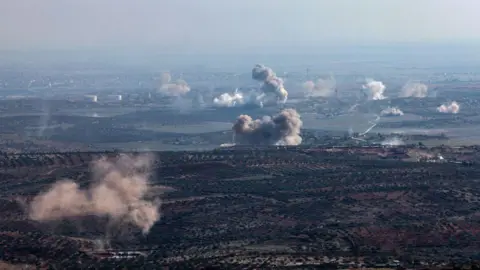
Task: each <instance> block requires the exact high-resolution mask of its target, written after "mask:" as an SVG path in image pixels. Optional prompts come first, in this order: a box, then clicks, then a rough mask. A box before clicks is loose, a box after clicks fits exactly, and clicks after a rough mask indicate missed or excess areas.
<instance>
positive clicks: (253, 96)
mask: <svg viewBox="0 0 480 270" xmlns="http://www.w3.org/2000/svg"><path fill="white" fill-rule="evenodd" d="M264 96H265V94H264V93H258V92H256V91H251V92H250V93H248V94H244V93H242V92H240V91H238V89H235V92H233V93H223V94H221V95H220V96H218V97H216V98H214V99H213V104H214V105H215V106H216V107H240V106H243V105H246V104H250V105H256V106H259V107H263V98H264Z"/></svg>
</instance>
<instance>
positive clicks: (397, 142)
mask: <svg viewBox="0 0 480 270" xmlns="http://www.w3.org/2000/svg"><path fill="white" fill-rule="evenodd" d="M380 144H381V145H385V146H400V145H404V144H405V142H404V141H403V140H402V139H400V138H398V137H393V138H388V139H385V140H384V141H383V142H381V143H380Z"/></svg>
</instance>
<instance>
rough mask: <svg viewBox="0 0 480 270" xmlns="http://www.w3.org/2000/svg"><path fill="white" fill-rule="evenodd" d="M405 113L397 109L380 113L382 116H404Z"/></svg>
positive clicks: (387, 109)
mask: <svg viewBox="0 0 480 270" xmlns="http://www.w3.org/2000/svg"><path fill="white" fill-rule="evenodd" d="M402 115H403V112H402V110H400V109H399V108H397V107H388V108H386V109H384V110H382V111H381V112H380V116H402Z"/></svg>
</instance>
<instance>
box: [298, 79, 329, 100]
mask: <svg viewBox="0 0 480 270" xmlns="http://www.w3.org/2000/svg"><path fill="white" fill-rule="evenodd" d="M335 85H336V81H335V78H333V76H331V77H330V78H329V79H327V80H324V79H318V80H317V82H316V83H315V82H313V81H306V82H305V83H304V84H303V88H304V89H305V95H306V96H307V97H331V96H333V95H334V94H335Z"/></svg>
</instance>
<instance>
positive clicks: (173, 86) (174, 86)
mask: <svg viewBox="0 0 480 270" xmlns="http://www.w3.org/2000/svg"><path fill="white" fill-rule="evenodd" d="M171 80H172V76H171V75H170V73H169V72H164V73H162V75H161V77H160V86H159V87H158V92H159V93H161V94H164V95H166V96H182V95H185V94H186V93H188V92H190V86H189V85H188V83H187V82H186V81H184V80H182V79H179V80H177V81H175V82H173V83H172V82H171Z"/></svg>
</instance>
